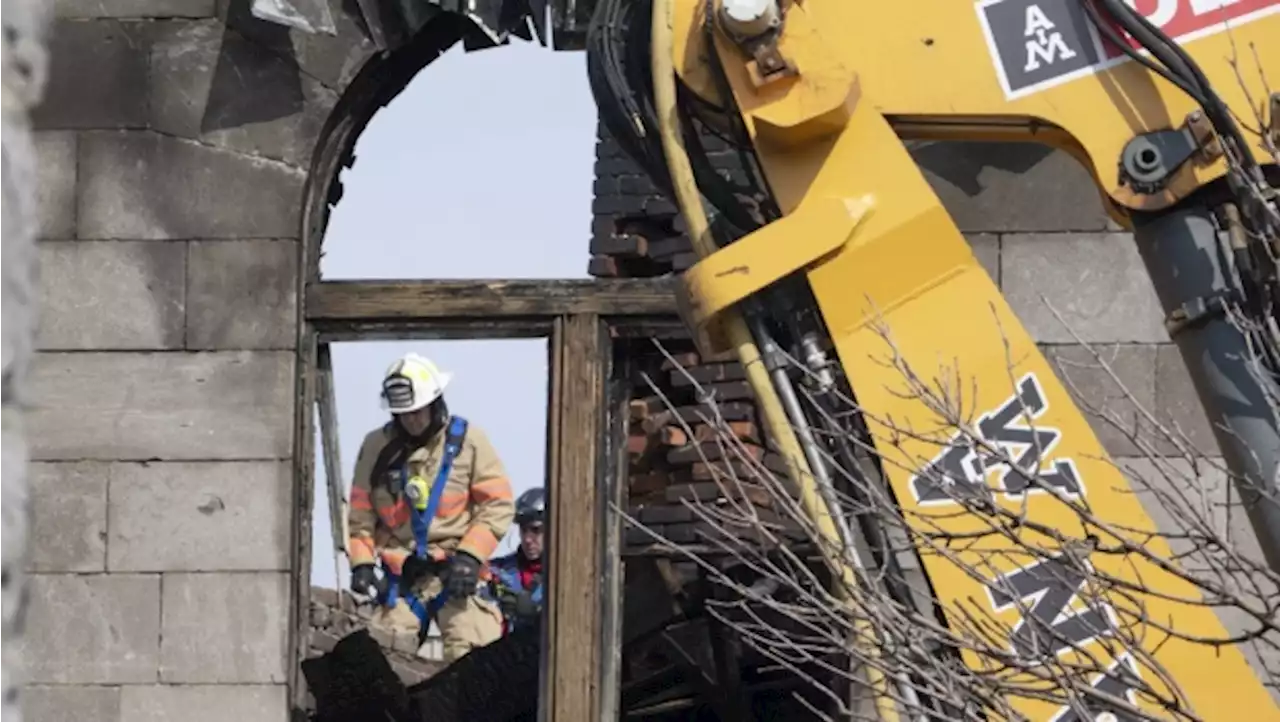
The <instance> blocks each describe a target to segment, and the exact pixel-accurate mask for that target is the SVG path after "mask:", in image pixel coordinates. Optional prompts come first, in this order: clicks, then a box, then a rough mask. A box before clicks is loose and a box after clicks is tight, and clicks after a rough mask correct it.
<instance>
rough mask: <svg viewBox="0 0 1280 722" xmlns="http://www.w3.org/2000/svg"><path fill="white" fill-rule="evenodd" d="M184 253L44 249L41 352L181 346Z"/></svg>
mask: <svg viewBox="0 0 1280 722" xmlns="http://www.w3.org/2000/svg"><path fill="white" fill-rule="evenodd" d="M186 260H187V249H186V244H184V243H168V242H155V241H141V242H133V241H101V242H94V241H57V242H44V243H42V244H40V323H39V325H38V326H37V327H36V344H37V346H38V347H39V348H40V349H42V350H89V349H95V350H98V349H101V350H125V349H148V350H150V349H177V348H182V337H183V324H184V307H185V295H186V293H185V292H186Z"/></svg>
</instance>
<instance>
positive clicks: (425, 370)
mask: <svg viewBox="0 0 1280 722" xmlns="http://www.w3.org/2000/svg"><path fill="white" fill-rule="evenodd" d="M451 378H452V374H449V373H445V372H443V371H441V370H440V369H439V368H437V367H436V365H435V364H434V363H432V362H431V361H430V360H428V359H426V358H423V357H421V356H419V355H417V354H413V353H410V354H407V355H405V356H404V357H402V358H400V359H399V360H397V361H396V362H395V363H393V364H392V365H391V367H390V368H388V369H387V373H386V375H385V377H384V378H383V382H382V408H383V409H384V410H386V411H388V412H390V414H391V420H390V421H389V422H388V423H387V424H385V425H384V426H382V427H380V428H378V429H375V430H373V431H372V432H370V433H369V434H368V435H367V436H366V437H365V439H364V443H363V444H362V445H361V447H360V453H359V455H358V456H357V458H356V468H355V476H354V478H353V479H352V482H351V500H350V504H349V505H348V507H349V511H348V517H347V521H348V535H349V536H348V542H347V544H348V552H347V553H348V556H349V558H350V560H351V590H352V592H354V593H355V594H356V595H357V596H359V597H363V598H365V599H367V600H377V601H378V602H379V603H380V605H381V608H380V609H379V615H381V618H380V619H375V620H374V621H375V623H379V624H385V625H389V626H393V627H397V626H398V627H405V626H410V625H416V628H417V629H418V631H419V638H420V639H421V638H422V637H423V636H425V634H426V630H427V628H428V627H429V624H430V621H432V620H434V621H435V623H436V625H437V626H438V627H439V629H440V634H441V636H442V638H443V639H442V641H443V646H444V661H445V662H446V663H449V662H452V661H454V660H456V659H458V658H459V657H461V656H463V655H464V654H466V653H467V652H469V651H471V650H472V649H474V648H476V647H482V646H484V645H486V644H489V643H490V642H493V641H495V640H496V639H498V638H499V637H500V636H501V635H502V628H503V616H502V612H501V610H500V609H499V607H498V606H497V604H496V603H495V602H494V601H492V600H490V599H487V598H484V597H481V596H479V595H478V594H477V591H478V589H480V588H481V584H482V583H485V584H486V585H487V580H488V569H487V566H486V561H487V560H488V559H489V556H490V555H492V554H493V551H494V549H496V548H497V546H498V542H499V541H500V540H501V539H502V538H503V537H504V536H505V535H506V533H507V529H508V528H509V527H510V526H511V522H512V519H513V518H514V516H515V506H514V504H513V502H512V493H511V483H510V480H509V479H508V478H507V473H506V470H505V469H504V467H503V464H502V461H501V459H499V458H498V454H497V452H496V451H495V450H494V448H493V446H492V444H491V443H490V442H489V438H488V436H486V434H485V433H484V431H482V430H481V429H480V428H479V427H477V426H475V425H472V424H468V422H467V421H466V420H465V419H463V418H462V417H459V416H451V415H450V414H449V409H448V406H447V405H446V404H445V399H444V390H445V387H446V386H447V385H448V384H449V380H450V379H451ZM378 561H381V563H382V571H383V572H384V575H382V576H379V575H378V573H377V572H376V571H375V564H376V562H378ZM409 612H412V614H409Z"/></svg>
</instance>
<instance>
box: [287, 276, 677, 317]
mask: <svg viewBox="0 0 1280 722" xmlns="http://www.w3.org/2000/svg"><path fill="white" fill-rule="evenodd" d="M673 284H674V281H673V280H672V279H670V278H660V279H597V280H528V281H524V280H520V281H496V280H463V281H320V282H317V283H311V284H308V285H307V289H306V315H307V320H308V321H311V322H312V323H316V324H323V323H325V322H341V321H356V320H373V319H405V320H410V319H411V320H417V321H425V320H431V319H439V320H453V319H459V318H475V319H477V320H480V319H485V320H489V321H496V320H501V319H503V318H509V317H517V318H547V319H549V318H554V317H557V316H565V315H572V314H580V313H593V314H597V315H600V316H619V317H633V316H657V317H661V316H675V315H676V304H675V293H674V288H675V287H674V285H673Z"/></svg>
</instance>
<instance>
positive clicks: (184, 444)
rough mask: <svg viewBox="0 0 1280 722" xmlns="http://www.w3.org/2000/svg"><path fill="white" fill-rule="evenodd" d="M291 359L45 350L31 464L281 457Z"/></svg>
mask: <svg viewBox="0 0 1280 722" xmlns="http://www.w3.org/2000/svg"><path fill="white" fill-rule="evenodd" d="M293 369H294V355H293V354H292V353H289V352H283V351H282V352H249V351H240V352H228V353H196V354H186V353H110V352H107V353H42V354H39V355H38V356H37V357H36V360H35V362H34V363H33V365H32V372H31V377H30V390H31V398H32V400H33V408H32V409H31V411H30V413H29V415H28V417H27V423H28V430H29V437H28V438H29V439H30V440H31V444H32V448H31V453H32V456H33V458H35V459H48V460H58V459H105V460H140V461H145V460H150V459H168V460H174V461H178V460H183V459H284V458H289V457H290V455H291V454H292V453H293V420H294V417H293V404H294V373H293Z"/></svg>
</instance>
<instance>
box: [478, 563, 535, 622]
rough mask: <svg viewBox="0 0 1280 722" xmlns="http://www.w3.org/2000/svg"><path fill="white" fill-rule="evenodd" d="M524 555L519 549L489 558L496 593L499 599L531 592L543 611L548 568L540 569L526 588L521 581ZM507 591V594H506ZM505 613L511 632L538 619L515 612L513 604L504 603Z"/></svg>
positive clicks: (531, 596) (530, 595)
mask: <svg viewBox="0 0 1280 722" xmlns="http://www.w3.org/2000/svg"><path fill="white" fill-rule="evenodd" d="M523 558H524V557H523V555H522V554H521V553H520V551H519V550H518V549H517V550H516V551H515V552H512V553H511V554H507V555H506V556H501V557H497V558H494V559H490V560H489V571H490V573H491V574H492V575H493V586H494V587H495V589H494V595H495V596H496V597H497V598H498V599H499V600H501V599H503V598H504V597H507V598H510V597H512V596H514V595H515V594H519V593H521V592H529V597H530V599H531V600H532V602H533V604H534V605H535V606H536V608H537V610H538V611H539V612H541V611H542V599H543V591H544V590H545V588H546V584H545V582H544V575H545V574H546V570H545V569H543V570H542V571H539V572H538V573H537V575H536V576H535V577H534V578H533V583H532V584H531V585H530V587H531V588H530V589H526V588H525V586H524V585H523V584H521V582H520V576H521V575H520V570H521V566H522V564H521V562H522V560H523ZM504 592H505V594H504ZM501 606H502V611H503V615H504V616H505V617H506V620H507V630H506V631H508V632H511V631H513V630H515V629H519V628H520V627H524V626H526V625H528V624H531V623H532V622H534V621H536V618H530V617H521V616H518V615H517V614H516V612H515V609H514V606H513V605H512V604H509V603H508V604H502V605H501Z"/></svg>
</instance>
